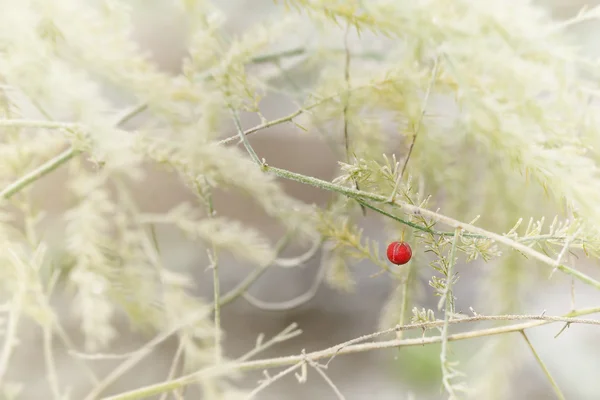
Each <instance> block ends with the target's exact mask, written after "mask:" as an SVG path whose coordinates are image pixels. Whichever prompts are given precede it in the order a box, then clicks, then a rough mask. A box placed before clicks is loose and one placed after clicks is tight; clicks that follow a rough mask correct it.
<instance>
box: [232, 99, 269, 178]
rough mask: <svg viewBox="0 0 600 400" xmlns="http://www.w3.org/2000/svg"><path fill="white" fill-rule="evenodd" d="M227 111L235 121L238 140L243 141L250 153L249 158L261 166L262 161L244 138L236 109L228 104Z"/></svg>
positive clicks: (262, 164)
mask: <svg viewBox="0 0 600 400" xmlns="http://www.w3.org/2000/svg"><path fill="white" fill-rule="evenodd" d="M229 111H231V115H232V117H233V122H234V123H235V128H236V129H237V132H238V137H239V138H240V141H241V142H242V143H244V147H245V148H246V151H248V154H250V158H252V160H253V161H254V162H255V163H256V164H258V165H259V166H260V167H263V166H264V162H262V161H261V160H260V159H259V158H258V155H256V152H255V151H254V149H253V148H252V145H251V144H250V142H249V141H248V138H246V135H245V133H244V130H243V129H242V124H241V122H240V117H239V116H238V114H237V111H235V110H234V109H233V107H231V106H229Z"/></svg>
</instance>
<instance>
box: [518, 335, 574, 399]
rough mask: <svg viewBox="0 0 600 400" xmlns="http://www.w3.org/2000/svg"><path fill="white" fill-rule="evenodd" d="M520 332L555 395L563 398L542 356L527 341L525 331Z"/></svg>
mask: <svg viewBox="0 0 600 400" xmlns="http://www.w3.org/2000/svg"><path fill="white" fill-rule="evenodd" d="M520 333H521V335H523V339H525V342H526V343H527V346H529V349H531V352H532V353H533V356H534V357H535V359H536V360H537V362H538V364H539V365H540V367H542V370H543V371H544V374H545V375H546V377H547V378H548V381H549V382H550V385H552V389H554V392H555V393H556V397H558V398H559V399H560V400H565V396H564V395H563V393H562V391H561V390H560V388H559V387H558V384H557V383H556V381H555V380H554V378H553V377H552V374H550V370H549V369H548V367H546V364H545V363H544V361H542V358H541V357H540V355H539V354H538V352H537V351H535V348H534V347H533V344H531V342H530V341H529V338H528V337H527V335H526V334H525V332H524V331H521V332H520Z"/></svg>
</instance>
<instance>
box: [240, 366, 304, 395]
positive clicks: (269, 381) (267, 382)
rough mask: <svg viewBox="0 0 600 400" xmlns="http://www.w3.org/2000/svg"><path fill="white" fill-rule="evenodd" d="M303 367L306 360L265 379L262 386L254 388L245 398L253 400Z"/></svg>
mask: <svg viewBox="0 0 600 400" xmlns="http://www.w3.org/2000/svg"><path fill="white" fill-rule="evenodd" d="M303 365H304V360H301V361H299V362H298V363H296V364H295V365H292V366H291V367H289V368H286V369H284V370H283V371H281V372H279V373H278V374H277V375H274V376H272V377H269V378H266V379H264V380H263V381H262V382H261V383H260V385H258V386H257V387H256V388H254V390H253V391H252V392H250V393H249V394H248V396H246V397H245V399H246V400H252V399H253V398H254V397H255V396H256V395H257V394H258V393H260V392H261V391H263V390H264V389H266V388H267V387H268V386H270V385H272V384H273V383H275V382H276V381H278V380H279V379H281V378H283V377H284V376H286V375H289V374H291V373H292V372H294V371H295V370H297V369H298V368H300V367H302V366H303Z"/></svg>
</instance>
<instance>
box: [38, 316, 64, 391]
mask: <svg viewBox="0 0 600 400" xmlns="http://www.w3.org/2000/svg"><path fill="white" fill-rule="evenodd" d="M42 330H43V335H44V361H45V363H46V369H47V370H48V385H49V386H50V392H51V393H52V396H53V397H54V399H55V400H60V399H62V396H61V395H60V384H59V382H58V375H57V373H56V361H55V359H54V354H53V348H52V327H51V326H43V327H42Z"/></svg>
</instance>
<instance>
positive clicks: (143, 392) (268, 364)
mask: <svg viewBox="0 0 600 400" xmlns="http://www.w3.org/2000/svg"><path fill="white" fill-rule="evenodd" d="M598 312H600V307H594V308H587V309H581V310H577V311H572V312H570V313H567V314H565V316H564V317H547V316H543V315H537V316H495V317H484V316H475V317H473V318H464V319H454V320H450V321H449V323H462V322H472V321H481V320H497V319H501V318H503V317H506V318H505V319H513V317H514V319H536V320H537V321H532V322H527V323H521V324H513V325H508V326H502V327H495V328H489V329H481V330H477V331H471V332H464V333H457V334H454V335H449V336H448V337H447V341H448V342H451V341H457V340H465V339H473V338H477V337H484V336H492V335H500V334H505V333H508V332H519V331H522V330H525V329H529V328H534V327H537V326H541V325H546V324H549V323H552V322H556V321H570V322H572V323H575V321H576V320H574V319H573V318H574V317H577V316H581V315H587V314H593V313H598ZM577 321H578V322H581V323H584V322H582V321H586V322H585V323H591V324H594V325H600V321H598V320H577ZM440 322H441V324H443V323H444V321H439V322H438V321H436V322H435V323H432V322H427V323H424V324H413V325H411V326H410V327H411V329H418V328H420V329H422V327H423V326H430V325H431V326H434V325H436V324H437V326H439V323H440ZM406 328H408V327H406ZM396 329H403V327H397V328H396ZM394 330H395V329H394V328H393V329H388V330H385V331H381V332H376V333H374V334H371V335H365V336H362V337H360V338H357V339H353V340H351V341H348V342H345V343H342V344H339V345H336V346H333V347H330V348H328V349H325V350H319V351H315V352H312V353H307V354H299V355H293V356H286V357H277V358H271V359H265V360H256V361H246V362H241V363H239V362H237V363H236V362H233V363H222V364H220V365H218V366H212V367H208V368H204V369H202V370H200V371H197V372H194V373H191V374H188V375H185V376H182V377H180V378H177V379H174V380H170V381H167V382H162V383H157V384H153V385H149V386H145V387H142V388H138V389H134V390H131V391H128V392H124V393H121V394H118V395H115V396H110V397H105V398H104V400H133V399H141V398H145V397H149V396H153V395H156V394H159V393H162V392H164V391H170V390H174V389H177V388H180V387H183V386H187V385H190V384H192V383H194V382H196V381H198V380H199V379H202V378H208V377H215V376H222V375H227V374H231V373H232V372H233V371H251V370H257V369H259V370H260V369H265V368H276V367H284V366H289V365H297V366H298V367H299V366H300V365H302V363H303V362H304V361H305V360H311V361H316V360H320V359H325V358H331V357H334V356H335V355H337V354H354V353H361V352H365V351H372V350H380V349H388V348H394V347H400V346H404V347H407V346H422V345H425V344H432V343H440V342H441V341H442V337H441V336H433V337H422V338H414V339H400V340H389V341H382V342H368V343H361V344H354V345H352V344H351V343H355V342H357V341H364V340H367V339H370V338H373V337H376V336H380V335H383V334H387V333H390V332H393V331H394Z"/></svg>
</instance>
